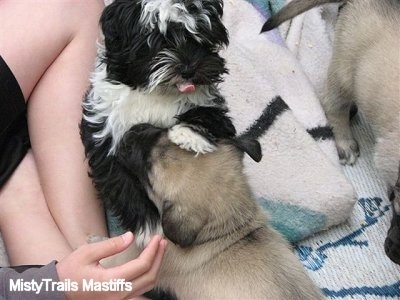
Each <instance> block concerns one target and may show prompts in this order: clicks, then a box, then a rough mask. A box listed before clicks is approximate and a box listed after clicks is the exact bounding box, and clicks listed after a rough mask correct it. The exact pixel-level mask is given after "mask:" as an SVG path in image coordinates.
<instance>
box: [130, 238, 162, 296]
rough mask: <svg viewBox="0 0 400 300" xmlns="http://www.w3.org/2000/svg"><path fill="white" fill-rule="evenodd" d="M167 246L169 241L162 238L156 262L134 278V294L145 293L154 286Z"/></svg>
mask: <svg viewBox="0 0 400 300" xmlns="http://www.w3.org/2000/svg"><path fill="white" fill-rule="evenodd" d="M166 247H167V241H166V240H161V241H160V246H159V248H158V251H157V254H156V257H155V258H154V262H153V265H152V267H151V268H150V270H149V271H148V272H146V273H144V274H142V275H141V276H140V277H138V278H136V279H134V280H133V286H134V293H133V295H134V296H139V295H142V294H143V293H145V292H148V291H149V290H151V289H152V288H154V285H155V283H156V280H157V275H158V272H159V271H160V267H161V264H162V259H163V257H164V253H165V249H166Z"/></svg>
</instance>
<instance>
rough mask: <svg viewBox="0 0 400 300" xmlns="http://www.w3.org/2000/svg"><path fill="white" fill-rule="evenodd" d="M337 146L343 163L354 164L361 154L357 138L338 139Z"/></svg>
mask: <svg viewBox="0 0 400 300" xmlns="http://www.w3.org/2000/svg"><path fill="white" fill-rule="evenodd" d="M336 148H337V151H338V154H339V159H340V163H341V164H342V165H353V164H354V163H355V162H356V160H357V158H358V157H359V156H360V150H359V148H358V144H357V142H356V140H354V139H350V140H336Z"/></svg>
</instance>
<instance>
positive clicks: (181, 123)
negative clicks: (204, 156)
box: [168, 106, 236, 153]
mask: <svg viewBox="0 0 400 300" xmlns="http://www.w3.org/2000/svg"><path fill="white" fill-rule="evenodd" d="M227 112H228V111H227V109H225V108H221V107H203V106H199V107H195V108H192V109H190V110H189V111H187V112H186V113H184V114H181V115H179V116H176V118H177V119H178V124H176V125H175V126H173V127H172V128H171V129H170V130H169V132H168V137H169V139H170V140H171V141H172V142H173V143H174V144H177V145H178V146H179V147H181V148H183V149H186V150H189V151H194V152H196V153H206V152H212V151H214V150H215V148H216V145H215V142H216V141H217V140H218V139H222V138H233V137H234V136H235V135H236V130H235V127H234V126H233V123H232V121H231V119H230V118H229V117H228V116H227Z"/></svg>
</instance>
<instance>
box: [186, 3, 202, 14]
mask: <svg viewBox="0 0 400 300" xmlns="http://www.w3.org/2000/svg"><path fill="white" fill-rule="evenodd" d="M186 9H187V10H188V12H189V13H191V14H193V13H195V12H197V11H198V10H199V8H198V7H197V5H196V4H194V3H193V2H192V3H189V4H187V5H186Z"/></svg>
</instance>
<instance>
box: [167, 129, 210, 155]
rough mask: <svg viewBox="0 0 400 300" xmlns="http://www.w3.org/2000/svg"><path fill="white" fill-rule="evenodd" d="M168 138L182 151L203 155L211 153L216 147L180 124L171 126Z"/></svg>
mask: <svg viewBox="0 0 400 300" xmlns="http://www.w3.org/2000/svg"><path fill="white" fill-rule="evenodd" d="M168 138H169V139H170V141H171V142H173V143H174V144H176V145H178V146H179V147H181V148H182V149H185V150H188V151H193V152H196V153H202V154H203V153H207V152H213V151H214V150H215V149H216V146H215V145H213V144H212V143H210V142H209V141H208V140H207V139H206V138H204V137H203V136H201V135H200V134H198V133H196V132H195V131H193V130H192V129H190V128H189V127H187V126H185V125H182V124H178V125H175V126H173V127H172V128H171V129H170V130H169V131H168Z"/></svg>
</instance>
